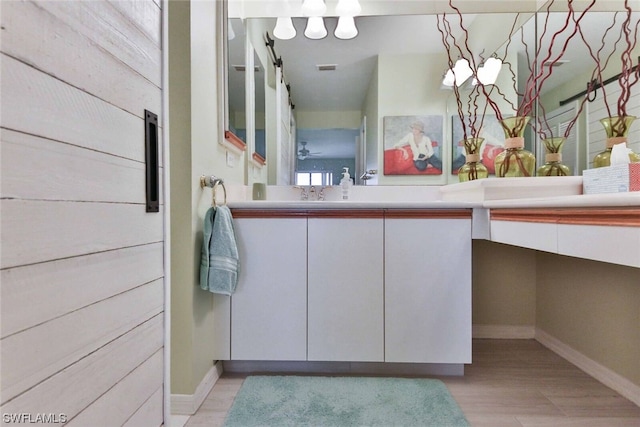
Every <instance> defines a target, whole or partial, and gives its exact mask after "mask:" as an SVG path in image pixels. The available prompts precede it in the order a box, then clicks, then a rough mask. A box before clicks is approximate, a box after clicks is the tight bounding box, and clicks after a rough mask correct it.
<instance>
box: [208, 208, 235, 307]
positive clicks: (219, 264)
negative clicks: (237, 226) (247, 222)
mask: <svg viewBox="0 0 640 427" xmlns="http://www.w3.org/2000/svg"><path fill="white" fill-rule="evenodd" d="M238 265H239V257H238V247H237V245H236V237H235V234H234V232H233V217H232V216H231V211H230V210H229V208H228V207H227V206H217V207H215V208H210V209H209V210H208V211H207V213H206V215H205V217H204V239H203V242H202V258H201V262H200V287H201V288H202V289H204V290H208V291H210V292H214V293H218V294H224V295H231V294H232V293H233V292H234V291H235V290H236V286H237V285H238Z"/></svg>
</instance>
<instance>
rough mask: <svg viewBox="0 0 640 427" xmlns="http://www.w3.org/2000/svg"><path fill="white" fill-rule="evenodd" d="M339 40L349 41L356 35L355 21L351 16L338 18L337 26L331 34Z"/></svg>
mask: <svg viewBox="0 0 640 427" xmlns="http://www.w3.org/2000/svg"><path fill="white" fill-rule="evenodd" d="M333 34H334V35H335V36H336V37H337V38H339V39H341V40H349V39H352V38H354V37H355V36H357V35H358V29H357V28H356V23H355V20H354V19H353V16H341V17H339V18H338V26H337V27H336V31H335V32H334V33H333Z"/></svg>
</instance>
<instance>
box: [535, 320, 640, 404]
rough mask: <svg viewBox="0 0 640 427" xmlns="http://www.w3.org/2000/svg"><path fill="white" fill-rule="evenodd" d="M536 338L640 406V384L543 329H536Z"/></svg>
mask: <svg viewBox="0 0 640 427" xmlns="http://www.w3.org/2000/svg"><path fill="white" fill-rule="evenodd" d="M535 339H536V341H538V342H539V343H540V344H542V345H543V346H545V347H547V348H548V349H549V350H551V351H553V352H554V353H556V354H558V355H559V356H561V357H563V358H565V359H567V360H568V361H569V362H571V363H573V364H574V365H576V366H577V367H578V368H580V369H582V370H583V371H584V372H586V373H587V374H589V375H591V376H592V377H593V378H595V379H597V380H598V381H600V382H601V383H603V384H604V385H606V386H607V387H610V388H612V389H613V390H615V391H617V392H618V393H620V394H621V395H622V396H624V397H626V398H627V399H629V400H630V401H632V402H633V403H635V404H636V405H638V406H640V386H638V385H636V384H634V383H632V382H631V381H629V380H628V379H626V378H625V377H623V376H622V375H620V374H618V373H616V372H614V371H612V370H611V369H609V368H607V367H606V366H603V365H601V364H600V363H598V362H596V361H595V360H592V359H590V358H589V357H587V356H585V355H584V354H582V353H580V352H579V351H577V350H576V349H574V348H572V347H570V346H568V345H567V344H565V343H563V342H562V341H560V340H559V339H557V338H555V337H553V336H551V335H549V334H548V333H546V332H545V331H543V330H542V329H539V328H537V329H536V336H535Z"/></svg>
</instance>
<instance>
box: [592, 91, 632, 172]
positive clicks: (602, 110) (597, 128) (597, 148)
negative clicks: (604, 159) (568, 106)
mask: <svg viewBox="0 0 640 427" xmlns="http://www.w3.org/2000/svg"><path fill="white" fill-rule="evenodd" d="M605 90H606V94H607V101H608V103H609V108H610V109H611V114H612V115H614V116H615V115H617V114H618V113H617V105H618V104H617V103H618V98H619V97H620V84H619V83H618V81H617V80H616V81H614V82H611V83H609V84H608V85H607V86H606V88H605ZM587 114H588V115H587V122H588V123H587V126H588V135H589V153H588V155H587V162H588V165H587V168H592V167H593V158H594V157H595V156H596V155H597V154H598V153H600V152H602V151H603V150H604V149H605V147H606V139H607V135H606V133H605V131H604V127H603V126H602V124H601V123H600V119H603V118H605V117H609V113H608V112H607V109H606V107H605V103H604V99H603V97H602V90H601V89H599V90H598V91H597V98H596V99H595V101H593V102H592V103H587ZM627 114H628V115H630V116H636V117H638V118H639V119H636V120H635V121H634V123H633V124H632V125H631V129H630V130H629V136H628V140H627V147H629V148H630V149H632V150H633V151H634V152H635V153H640V85H634V86H632V87H631V92H630V97H629V101H628V102H627Z"/></svg>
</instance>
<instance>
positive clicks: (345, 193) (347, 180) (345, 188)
mask: <svg viewBox="0 0 640 427" xmlns="http://www.w3.org/2000/svg"><path fill="white" fill-rule="evenodd" d="M342 169H344V172H342V179H341V180H340V187H342V200H348V199H349V188H350V187H351V175H349V168H347V167H344V168H342Z"/></svg>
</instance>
